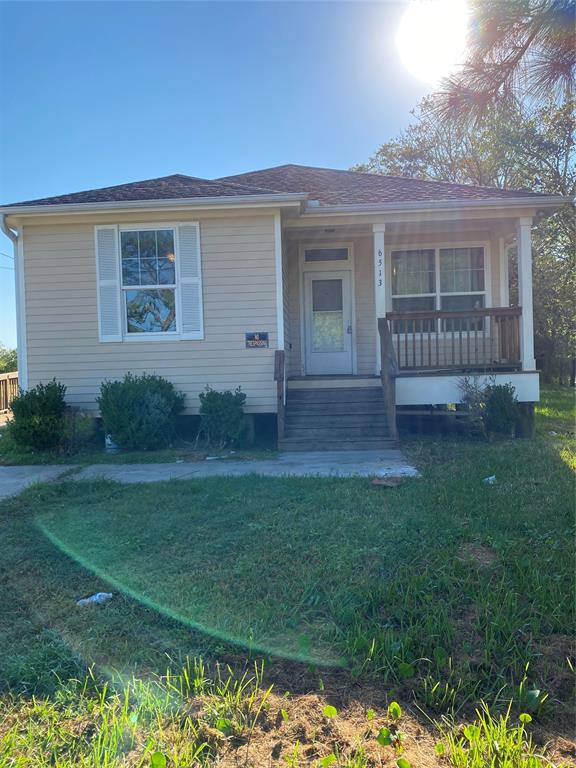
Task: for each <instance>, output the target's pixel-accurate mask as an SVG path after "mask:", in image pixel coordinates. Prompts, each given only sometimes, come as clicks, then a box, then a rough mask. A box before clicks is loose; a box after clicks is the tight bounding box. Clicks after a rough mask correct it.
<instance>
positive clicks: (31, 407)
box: [9, 379, 66, 451]
mask: <svg viewBox="0 0 576 768" xmlns="http://www.w3.org/2000/svg"><path fill="white" fill-rule="evenodd" d="M65 394H66V387H65V386H64V384H60V383H59V382H57V381H56V379H53V380H52V381H49V382H48V384H37V385H36V386H35V387H33V388H32V389H29V390H27V391H25V392H24V391H23V390H20V392H19V394H18V395H17V396H16V397H15V398H14V400H12V403H11V405H10V407H11V408H12V415H13V417H14V418H13V420H12V421H11V422H10V427H9V428H10V433H11V435H12V438H13V439H14V442H15V443H16V444H17V445H19V446H21V447H24V448H33V449H34V450H36V451H47V450H51V449H54V448H59V447H60V445H61V443H62V439H63V436H64V411H65V409H66V402H65V400H64V395H65Z"/></svg>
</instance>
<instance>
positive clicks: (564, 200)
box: [303, 195, 574, 217]
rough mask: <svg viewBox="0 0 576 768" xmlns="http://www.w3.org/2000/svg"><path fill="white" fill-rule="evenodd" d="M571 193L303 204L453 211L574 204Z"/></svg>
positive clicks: (315, 211) (317, 211) (331, 208)
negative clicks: (392, 201)
mask: <svg viewBox="0 0 576 768" xmlns="http://www.w3.org/2000/svg"><path fill="white" fill-rule="evenodd" d="M573 203H574V201H573V200H572V198H570V197H562V196H560V195H554V196H552V195H551V196H546V197H542V198H539V197H533V198H527V197H517V198H512V197H508V198H498V199H494V200H434V201H430V202H425V201H417V202H412V203H406V202H404V203H357V204H354V205H318V206H310V205H308V206H306V209H305V211H304V214H303V215H304V216H306V217H315V216H326V215H331V214H333V215H339V214H342V213H388V212H391V211H394V212H403V211H407V212H408V211H409V212H410V213H414V212H418V211H423V212H424V211H438V212H440V211H453V210H454V209H494V208H519V207H525V208H538V209H540V208H559V207H561V206H563V205H569V204H573Z"/></svg>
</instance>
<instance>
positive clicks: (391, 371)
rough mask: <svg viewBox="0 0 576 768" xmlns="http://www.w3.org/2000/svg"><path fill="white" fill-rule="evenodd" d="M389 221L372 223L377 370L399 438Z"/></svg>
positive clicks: (392, 431)
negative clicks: (389, 311) (387, 257)
mask: <svg viewBox="0 0 576 768" xmlns="http://www.w3.org/2000/svg"><path fill="white" fill-rule="evenodd" d="M385 231H386V225H385V224H384V223H382V222H378V223H377V224H373V225H372V232H373V234H374V307H375V311H376V327H377V328H378V333H377V336H376V339H377V341H378V345H377V353H376V360H377V361H378V365H377V373H379V374H380V378H381V381H382V389H383V395H384V403H385V406H386V415H387V421H388V429H389V431H390V437H391V438H392V440H397V439H398V429H397V426H396V373H397V370H396V358H395V355H394V348H393V346H392V337H391V335H390V329H389V327H388V321H387V320H386V268H385V263H384V233H385Z"/></svg>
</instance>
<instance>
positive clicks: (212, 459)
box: [205, 456, 219, 461]
mask: <svg viewBox="0 0 576 768" xmlns="http://www.w3.org/2000/svg"><path fill="white" fill-rule="evenodd" d="M217 458H219V457H218V456H206V459H205V460H206V461H214V460H215V459H217Z"/></svg>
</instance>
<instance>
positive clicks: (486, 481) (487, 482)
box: [482, 475, 496, 485]
mask: <svg viewBox="0 0 576 768" xmlns="http://www.w3.org/2000/svg"><path fill="white" fill-rule="evenodd" d="M482 482H483V483H484V485H496V475H490V477H485V478H484V480H482Z"/></svg>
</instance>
